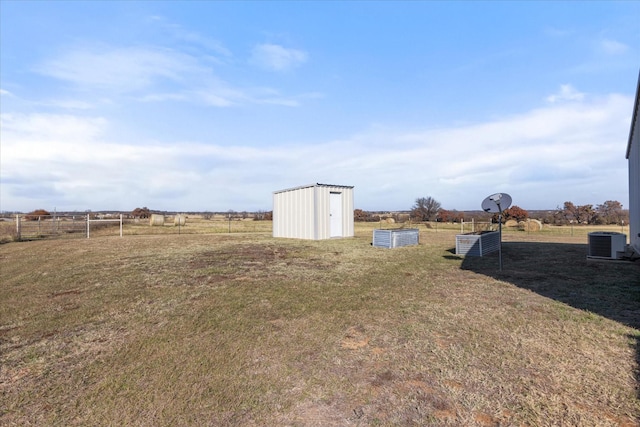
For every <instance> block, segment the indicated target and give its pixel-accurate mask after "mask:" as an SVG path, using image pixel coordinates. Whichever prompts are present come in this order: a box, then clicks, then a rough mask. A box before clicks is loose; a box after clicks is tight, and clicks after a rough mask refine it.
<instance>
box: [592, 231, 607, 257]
mask: <svg viewBox="0 0 640 427" xmlns="http://www.w3.org/2000/svg"><path fill="white" fill-rule="evenodd" d="M589 256H597V257H610V256H611V237H609V236H591V239H590V240H589Z"/></svg>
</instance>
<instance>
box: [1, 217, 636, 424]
mask: <svg viewBox="0 0 640 427" xmlns="http://www.w3.org/2000/svg"><path fill="white" fill-rule="evenodd" d="M374 225H376V224H374ZM369 227H370V226H368V225H359V226H358V231H357V236H356V237H355V238H353V239H342V240H330V241H320V242H313V241H300V240H287V239H273V238H271V237H270V235H269V234H268V233H255V234H252V233H238V234H230V235H229V234H186V235H180V236H178V235H150V236H127V237H125V238H122V239H120V238H118V237H102V238H96V239H88V240H87V239H78V240H57V241H54V240H49V241H37V242H24V243H11V244H6V245H2V246H0V283H1V285H0V396H1V399H0V425H7V426H9V425H139V426H151V425H153V426H159V425H171V426H173V425H177V426H180V425H198V426H201V425H210V426H220V425H227V426H245V425H248V426H251V425H254V426H258V425H259V426H272V425H288V426H368V425H385V426H386V425H389V426H391V425H400V426H403V425H407V426H408V425H436V426H437V425H469V426H474V425H475V426H493V425H530V426H536V425H544V426H547V425H549V426H551V425H559V426H560V425H563V426H564V425H575V426H579V425H580V426H582V425H605V426H606V425H610V426H622V425H627V426H632V425H637V419H638V418H637V417H638V414H639V411H640V406H639V403H638V399H637V397H638V395H637V393H638V378H637V369H638V338H639V337H640V331H639V329H638V328H640V295H639V290H638V286H637V285H638V283H640V270H639V268H638V265H633V264H626V263H602V262H596V263H593V262H587V261H586V244H585V243H586V239H585V238H584V236H579V237H571V236H563V237H558V236H548V235H544V234H539V235H538V234H536V235H530V236H529V235H527V234H524V233H519V234H513V235H511V234H507V235H505V244H504V251H503V255H504V270H503V272H498V271H497V258H496V256H489V257H485V258H467V259H463V258H460V257H458V256H455V255H454V254H453V253H452V248H453V247H454V246H455V231H454V230H442V229H440V230H438V231H437V232H436V231H435V230H433V229H430V230H426V229H425V228H422V232H421V244H420V245H419V246H413V247H406V248H398V249H380V248H373V247H371V245H370V242H371V228H369Z"/></svg>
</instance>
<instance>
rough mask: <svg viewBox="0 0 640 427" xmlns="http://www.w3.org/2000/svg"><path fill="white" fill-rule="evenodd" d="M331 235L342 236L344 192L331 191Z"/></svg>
mask: <svg viewBox="0 0 640 427" xmlns="http://www.w3.org/2000/svg"><path fill="white" fill-rule="evenodd" d="M329 216H330V218H329V228H330V230H329V236H331V237H342V235H343V233H342V193H329Z"/></svg>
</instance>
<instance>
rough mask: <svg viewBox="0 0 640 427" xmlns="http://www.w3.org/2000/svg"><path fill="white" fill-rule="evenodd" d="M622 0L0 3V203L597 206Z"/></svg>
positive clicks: (630, 24) (628, 22)
mask: <svg viewBox="0 0 640 427" xmlns="http://www.w3.org/2000/svg"><path fill="white" fill-rule="evenodd" d="M639 22H640V2H637V1H626V2H614V1H606V2H597V1H589V2H578V1H571V2H524V1H522V2H482V1H474V2H466V1H458V2H438V1H424V2H420V1H408V2H402V1H393V2H391V1H389V2H386V1H371V2H369V1H351V2H334V1H325V2H320V1H318V2H315V1H299V2H295V1H283V2H276V1H273V2H269V1H261V2H258V1H246V2H240V1H238V2H222V1H197V2H196V1H193V2H181V1H175V2H174V1H157V2H156V1H140V2H137V1H121V2H100V1H84V2H83V1H46V2H45V1H16V0H0V210H2V211H20V212H30V211H33V210H35V209H46V210H49V211H53V210H56V211H58V212H62V211H86V210H92V211H94V212H95V211H100V210H119V211H131V210H133V209H134V208H136V207H148V208H149V209H152V210H165V211H183V212H193V211H215V212H226V211H229V210H234V211H250V212H253V211H269V210H271V209H272V197H273V192H274V191H277V190H282V189H286V188H291V187H297V186H301V185H307V184H311V183H323V184H333V185H349V186H354V199H355V208H358V209H364V210H369V211H385V210H390V211H392V210H409V209H411V207H412V206H413V205H414V204H415V201H416V199H417V198H421V197H432V198H434V199H435V200H437V201H438V202H440V203H441V206H442V208H444V209H449V210H453V209H456V210H479V209H480V204H481V202H482V200H483V199H484V198H485V197H486V196H488V195H490V194H493V193H497V192H502V193H508V194H509V195H511V197H512V199H513V204H514V205H517V206H519V207H521V208H523V209H528V210H539V209H555V208H556V207H559V206H562V205H563V204H564V202H565V201H571V202H573V203H574V204H576V205H585V204H592V205H594V206H595V205H598V204H602V203H603V202H605V201H607V200H617V201H619V202H620V203H622V204H623V207H625V208H626V207H628V203H629V193H628V164H627V160H626V159H625V154H626V147H627V143H628V138H629V130H630V124H631V114H632V110H633V100H634V96H635V91H636V87H637V83H638V73H639V70H640V25H639V24H638V23H639Z"/></svg>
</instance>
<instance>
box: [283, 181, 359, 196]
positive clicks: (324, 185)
mask: <svg viewBox="0 0 640 427" xmlns="http://www.w3.org/2000/svg"><path fill="white" fill-rule="evenodd" d="M311 187H338V188H353V185H333V184H320V183H319V182H318V183H313V184H308V185H300V186H299V187H292V188H285V189H284V190H278V191H274V192H273V194H277V193H284V192H285V191H293V190H300V189H303V188H311Z"/></svg>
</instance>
